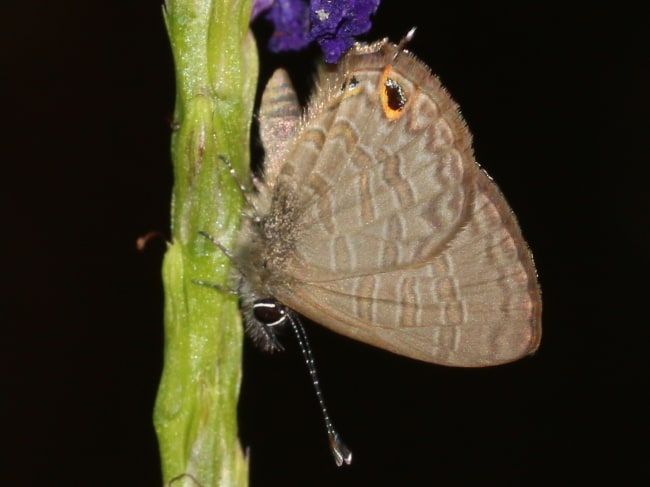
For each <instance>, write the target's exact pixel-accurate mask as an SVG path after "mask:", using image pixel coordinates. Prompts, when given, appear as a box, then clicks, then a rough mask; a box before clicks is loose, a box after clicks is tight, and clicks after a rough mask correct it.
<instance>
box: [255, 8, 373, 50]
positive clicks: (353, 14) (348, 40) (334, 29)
mask: <svg viewBox="0 0 650 487" xmlns="http://www.w3.org/2000/svg"><path fill="white" fill-rule="evenodd" d="M377 7H379V0H254V2H253V14H252V18H253V19H254V18H255V17H256V16H258V15H260V14H261V13H263V12H265V16H266V18H267V19H268V20H270V21H271V22H272V23H273V26H274V28H275V31H274V33H273V36H272V37H271V40H270V41H269V48H270V49H271V51H273V52H281V51H291V50H298V49H303V48H304V47H306V46H307V45H308V44H309V43H310V42H313V41H315V42H317V43H318V44H319V45H320V47H321V49H322V50H323V53H324V54H325V61H326V62H328V63H335V62H337V61H338V59H339V58H340V57H341V55H342V54H343V53H344V52H345V51H347V49H348V48H349V47H350V46H351V45H352V44H353V43H354V37H355V36H358V35H360V34H365V33H366V32H368V31H369V30H370V16H371V15H372V14H374V13H375V11H376V10H377Z"/></svg>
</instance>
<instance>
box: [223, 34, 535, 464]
mask: <svg viewBox="0 0 650 487" xmlns="http://www.w3.org/2000/svg"><path fill="white" fill-rule="evenodd" d="M260 131H261V136H262V142H263V144H264V148H265V150H266V161H265V177H264V181H263V182H261V183H259V184H258V190H259V191H258V192H257V193H256V194H255V195H254V196H253V199H252V206H253V209H254V211H253V212H254V214H253V215H252V217H251V218H248V219H247V220H246V222H245V228H244V229H243V230H242V232H241V237H240V240H239V242H238V244H237V247H236V248H235V251H234V253H233V260H234V261H235V264H236V265H237V267H238V269H239V270H240V272H241V273H242V277H243V279H242V300H243V307H244V311H245V315H246V320H247V325H248V328H249V329H250V330H251V331H252V332H253V334H254V335H257V336H258V337H261V338H262V339H263V340H266V341H267V342H268V346H269V347H271V348H276V347H277V343H276V342H275V338H274V333H273V330H272V327H273V326H274V325H278V324H282V323H286V322H287V321H289V322H290V323H291V324H292V325H293V326H294V328H295V320H296V319H297V318H296V315H295V313H299V314H300V315H303V316H305V317H307V318H309V319H311V320H313V321H315V322H317V323H320V324H322V325H323V326H325V327H327V328H330V329H331V330H334V331H335V332H337V333H340V334H342V335H345V336H348V337H350V338H353V339H356V340H360V341H362V342H366V343H369V344H371V345H374V346H377V347H380V348H383V349H386V350H389V351H391V352H394V353H397V354H400V355H405V356H407V357H411V358H414V359H418V360H423V361H426V362H432V363H436V364H443V365H449V366H461V367H478V366H490V365H498V364H503V363H506V362H510V361H513V360H516V359H519V358H521V357H523V356H525V355H528V354H530V353H532V352H533V351H535V350H536V349H537V347H538V345H539V341H540V336H541V294H540V289H539V285H538V281H537V274H536V271H535V266H534V264H533V259H532V255H531V253H530V251H529V249H528V246H527V244H526V242H525V241H524V239H523V237H522V235H521V232H520V229H519V226H518V224H517V221H516V219H515V217H514V215H513V214H512V211H511V210H510V208H509V207H508V204H507V203H506V201H505V199H504V197H503V196H502V194H501V192H500V191H499V189H498V188H497V186H496V185H495V184H494V183H493V181H492V180H491V179H490V177H489V176H488V175H487V174H486V173H485V172H484V171H483V170H482V169H481V168H480V166H479V165H478V164H477V162H476V161H475V159H474V155H473V151H472V147H471V135H470V133H469V131H468V129H467V126H466V124H465V123H464V121H463V120H462V118H461V115H460V113H459V110H458V107H457V106H456V104H455V103H454V101H453V100H452V99H451V98H450V96H449V95H448V93H447V92H446V91H445V89H444V88H443V87H442V86H441V84H440V82H439V80H438V79H437V78H436V77H435V76H434V75H432V74H431V73H430V71H429V69H428V68H427V67H426V66H425V65H424V64H423V63H421V62H420V61H418V60H417V59H416V58H415V57H414V56H413V55H411V54H410V53H409V52H407V51H406V50H404V49H403V46H401V45H399V46H398V45H395V44H392V43H390V42H388V41H387V40H382V41H379V42H376V43H373V44H356V45H355V46H353V47H352V48H351V49H350V50H349V51H348V52H347V53H346V54H345V55H344V57H343V58H342V59H341V61H340V62H339V63H338V65H336V66H335V67H330V68H327V67H326V68H323V69H322V70H321V72H320V75H319V77H318V81H317V83H316V91H315V94H314V95H313V97H312V99H311V101H310V102H309V104H308V106H307V108H306V111H305V113H304V114H303V112H302V109H301V107H300V105H299V103H298V101H297V97H296V94H295V92H294V90H293V88H292V86H291V83H290V81H289V78H288V75H287V73H286V72H285V71H283V70H278V71H276V72H275V74H274V75H273V76H272V78H271V80H270V81H269V83H268V85H267V87H266V89H265V92H264V95H263V98H262V106H261V109H260ZM304 338H305V340H306V337H304ZM301 346H302V345H301ZM319 400H320V401H321V406H323V404H322V398H321V397H320V394H319ZM323 409H324V406H323ZM326 422H327V423H329V419H328V418H327V417H326ZM329 430H330V426H329V424H328V432H330V431H329ZM330 433H331V434H330V441H331V443H332V450H333V452H334V454H335V457H336V459H337V463H339V464H341V463H342V462H346V463H349V459H350V458H349V451H347V449H346V448H345V447H344V446H343V445H342V444H340V445H339V444H338V439H337V438H336V436H337V435H336V433H335V432H334V431H333V429H332V431H331V432H330ZM333 437H334V438H333ZM337 450H338V451H337Z"/></svg>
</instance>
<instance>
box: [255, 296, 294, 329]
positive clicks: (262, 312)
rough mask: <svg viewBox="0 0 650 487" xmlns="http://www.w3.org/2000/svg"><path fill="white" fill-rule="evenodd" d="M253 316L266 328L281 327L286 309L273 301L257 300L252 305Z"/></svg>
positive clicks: (285, 316)
mask: <svg viewBox="0 0 650 487" xmlns="http://www.w3.org/2000/svg"><path fill="white" fill-rule="evenodd" d="M253 316H254V317H255V319H256V320H257V321H259V322H260V323H262V324H263V325H266V326H275V325H281V324H282V323H284V321H285V320H286V319H287V309H286V307H284V306H283V305H282V304H280V303H278V302H277V301H276V300H274V299H258V300H257V301H255V303H253Z"/></svg>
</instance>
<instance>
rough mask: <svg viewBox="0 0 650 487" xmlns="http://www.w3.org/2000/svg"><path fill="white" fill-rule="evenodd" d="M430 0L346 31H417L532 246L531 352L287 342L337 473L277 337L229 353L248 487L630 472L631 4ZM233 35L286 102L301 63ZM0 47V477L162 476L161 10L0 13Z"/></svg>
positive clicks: (165, 85)
mask: <svg viewBox="0 0 650 487" xmlns="http://www.w3.org/2000/svg"><path fill="white" fill-rule="evenodd" d="M453 3H454V4H453V5H449V2H432V3H431V4H430V6H429V7H427V8H428V10H426V11H422V10H421V8H422V5H424V4H423V3H421V2H417V3H416V2H406V1H395V0H384V4H383V5H382V6H381V7H380V9H379V12H378V15H377V16H376V22H375V26H374V28H373V30H372V33H371V34H370V35H369V37H368V38H369V39H374V38H379V37H383V36H389V37H391V38H392V39H393V40H398V39H399V38H400V37H401V36H402V35H403V34H404V33H405V32H406V31H407V30H408V29H409V28H410V27H412V26H413V25H416V26H417V27H418V32H417V35H416V37H415V39H414V40H413V42H412V43H411V44H410V45H409V49H410V50H411V51H413V52H415V53H416V54H418V55H419V56H420V57H421V58H422V59H423V60H424V61H425V62H426V63H427V64H428V65H430V66H431V68H432V70H433V71H434V72H435V73H437V74H438V75H439V76H440V77H441V79H442V80H443V82H444V84H445V85H446V86H447V87H448V88H449V90H450V91H451V93H452V95H453V96H454V98H455V99H456V100H457V101H458V102H459V104H460V105H461V107H462V109H463V114H464V116H465V118H466V119H467V121H468V123H469V125H470V127H471V129H472V131H473V133H474V136H475V150H476V154H477V158H478V160H479V161H480V162H481V163H482V165H483V166H484V167H485V168H486V169H487V170H488V172H489V173H490V174H491V175H492V176H493V177H494V179H495V180H496V181H497V182H498V184H499V186H500V187H501V189H502V190H503V192H504V194H505V195H506V197H507V198H508V201H509V202H510V204H511V206H512V208H513V209H514V210H515V212H516V214H517V215H518V218H519V221H520V224H521V227H522V229H523V232H524V235H525V236H526V238H527V240H528V241H529V244H530V246H531V248H532V249H533V251H534V254H535V258H536V263H537V266H538V270H539V274H540V280H541V284H542V288H543V291H544V316H543V323H544V335H543V340H542V345H541V348H540V350H539V352H538V353H537V354H536V355H535V356H534V357H532V358H528V359H525V360H522V361H520V362H517V363H514V364H510V365H507V366H503V367H497V368H490V369H473V370H461V369H450V368H444V367H439V366H434V365H428V364H424V363H419V362H415V361H411V360H408V359H405V358H402V357H398V356H394V355H391V354H389V353H387V352H383V351H381V350H377V349H373V348H371V347H369V346H366V345H363V344H359V343H355V342H352V341H350V340H347V339H344V338H341V337H338V336H336V335H334V334H332V333H330V332H328V331H327V330H324V329H322V328H321V327H319V326H315V325H311V326H309V329H308V332H309V333H310V337H311V341H312V344H313V348H314V353H315V355H316V359H317V363H318V369H319V373H320V376H321V383H322V386H323V388H324V389H325V396H326V401H327V403H328V404H329V407H330V410H331V414H332V416H333V418H334V421H335V423H336V425H337V427H338V429H339V431H340V432H341V434H342V436H343V437H344V438H345V440H346V442H347V443H348V444H349V446H350V447H351V448H352V449H353V451H354V454H355V461H354V463H353V465H352V466H351V467H348V468H341V469H338V468H336V467H335V466H334V463H333V461H332V459H331V457H330V453H329V451H328V448H327V442H326V437H325V434H324V432H323V428H322V422H321V418H320V413H319V411H318V408H317V404H316V400H315V397H314V395H313V391H312V389H311V385H310V383H309V380H308V375H307V372H306V370H305V367H304V364H303V363H302V360H301V358H300V356H299V353H298V350H297V347H296V346H295V345H290V346H289V347H288V348H289V351H288V353H285V354H280V355H277V354H276V355H274V356H268V355H265V354H264V353H263V352H261V351H258V350H256V349H254V348H253V347H252V346H251V345H250V343H247V345H246V349H245V363H244V379H243V384H242V394H241V404H240V433H241V439H242V443H243V445H244V446H245V447H249V448H250V455H251V462H250V468H251V473H250V476H251V485H252V486H256V487H262V486H277V485H283V486H294V485H295V486H305V485H307V486H325V485H340V486H347V485H378V486H379V485H381V486H384V485H385V486H389V485H390V486H394V485H437V486H448V485H452V486H456V485H458V486H464V485H478V484H480V485H549V484H565V483H566V484H573V485H577V484H583V483H585V484H586V483H589V482H590V481H593V480H600V481H603V482H604V481H606V479H611V480H614V479H616V480H617V482H618V484H626V483H628V482H629V483H634V484H641V483H642V481H641V479H642V478H645V479H646V480H647V479H648V477H649V472H648V470H649V468H648V466H647V446H644V443H643V442H644V441H645V440H646V439H647V433H648V429H647V424H646V419H645V415H646V414H647V411H648V408H647V401H645V399H644V394H645V391H646V390H647V388H648V372H649V367H648V362H649V360H648V352H647V346H646V339H647V332H646V329H647V327H648V316H647V313H646V314H643V313H641V312H640V310H642V309H643V308H644V304H645V302H646V301H647V297H646V296H645V294H646V290H647V288H648V286H647V278H645V275H646V274H647V264H648V256H647V249H648V247H647V245H648V242H649V239H648V238H647V237H648V228H649V223H648V209H649V206H650V205H648V202H649V196H648V192H647V190H646V191H645V192H644V187H645V180H646V179H645V175H644V172H645V169H646V167H647V166H648V162H649V161H648V156H647V153H644V152H643V146H644V145H645V144H646V141H647V135H646V132H647V130H646V129H645V128H644V125H643V124H642V123H643V122H642V121H639V120H640V119H641V116H643V115H645V113H646V107H647V101H648V100H647V98H648V95H647V91H646V88H647V86H648V83H647V80H648V76H647V75H648V58H647V53H646V54H644V55H642V56H641V55H638V54H637V52H636V49H638V48H639V47H642V46H643V44H642V42H641V39H642V34H641V32H642V28H641V27H639V28H638V29H637V28H636V27H635V25H634V22H633V20H634V19H635V18H637V14H636V13H634V12H631V11H628V12H625V14H624V16H622V17H620V18H619V17H615V16H614V12H609V13H606V15H604V16H602V17H601V16H598V15H597V14H596V12H594V11H593V10H588V9H586V10H583V11H580V12H568V11H567V10H566V9H565V8H563V7H556V6H550V5H548V4H544V7H540V8H538V9H536V8H534V7H531V6H529V5H528V4H525V3H524V4H515V5H516V6H513V5H499V4H496V5H495V4H494V3H489V4H487V3H486V4H485V5H483V6H477V5H475V4H473V3H465V2H453ZM427 4H428V2H427ZM481 5H482V4H481ZM256 30H257V32H258V35H259V37H258V39H259V43H260V56H261V59H262V61H263V66H262V74H261V79H262V81H264V80H266V79H267V78H268V76H269V75H270V73H271V70H272V69H273V68H274V67H277V66H278V65H280V64H286V63H289V65H291V66H293V69H294V70H293V71H292V73H293V74H294V77H295V78H296V80H297V81H298V84H299V85H301V84H302V85H303V86H302V88H303V89H307V87H308V86H309V80H310V79H311V78H310V77H311V74H310V72H309V71H308V70H306V69H305V66H312V65H313V59H314V51H311V52H307V53H302V54H297V55H286V56H276V55H272V54H270V53H268V52H267V51H266V49H265V42H264V36H266V35H268V29H267V28H266V27H265V26H264V25H263V24H258V25H256ZM0 32H1V33H0V36H2V38H0V41H1V44H0V46H1V47H0V50H1V51H0V52H2V65H3V71H4V72H3V74H2V78H1V81H0V82H1V83H2V84H1V86H2V90H1V95H0V96H1V97H2V100H3V103H2V111H3V114H2V117H1V118H2V121H1V123H2V127H3V130H2V149H1V152H0V165H1V167H2V179H1V182H0V184H1V187H2V188H1V190H0V191H1V192H0V197H1V200H0V203H1V206H0V208H1V209H0V211H1V214H0V215H1V216H2V227H3V231H2V244H1V247H0V248H1V249H2V260H3V264H2V275H3V279H2V286H3V289H2V293H1V297H2V298H1V299H2V301H1V303H0V304H1V306H0V317H1V318H0V326H1V327H0V336H1V337H2V338H1V342H0V345H1V347H2V352H1V355H0V367H1V368H0V374H1V378H2V383H1V386H0V398H1V399H0V407H1V414H2V418H1V419H2V430H1V431H0V438H1V441H2V444H3V449H4V451H5V453H4V454H3V457H4V458H3V460H2V461H1V462H0V479H2V483H3V484H5V485H12V486H20V485H28V486H31V485H64V484H65V485H107V486H108V485H111V486H113V485H138V486H145V485H150V486H155V485H161V482H162V480H161V478H160V465H159V460H158V457H157V445H156V438H155V435H154V431H153V426H152V409H153V403H154V399H155V394H156V387H157V382H158V380H159V377H160V373H161V366H162V351H161V350H162V319H163V317H162V288H161V282H160V276H159V274H160V272H159V268H160V262H161V258H162V254H163V252H164V244H163V243H162V241H155V240H154V241H153V242H152V243H151V245H150V246H149V247H148V250H147V251H146V252H145V253H138V252H137V251H136V250H135V240H136V238H137V237H138V236H140V235H142V234H144V233H146V232H147V231H149V230H160V231H162V232H167V229H168V226H169V195H170V189H171V185H172V178H171V165H170V160H169V149H168V148H169V136H170V129H169V123H168V120H169V119H170V116H171V113H172V111H173V100H174V80H173V65H172V60H171V55H170V50H169V47H168V43H167V38H166V34H165V31H164V27H163V21H162V16H161V6H160V4H159V2H156V1H148V2H126V1H123V2H119V1H118V2H101V3H100V2H80V1H78V2H74V1H70V2H63V3H60V2H42V1H41V2H39V1H36V2H29V3H23V4H21V6H20V7H18V6H13V5H12V6H9V5H7V6H4V7H3V28H2V29H1V30H0ZM301 80H303V81H302V83H301ZM645 126H646V127H647V123H646V124H645ZM644 137H645V138H644ZM635 277H636V280H635V279H634V278H635ZM637 310H639V311H637ZM285 342H289V340H285Z"/></svg>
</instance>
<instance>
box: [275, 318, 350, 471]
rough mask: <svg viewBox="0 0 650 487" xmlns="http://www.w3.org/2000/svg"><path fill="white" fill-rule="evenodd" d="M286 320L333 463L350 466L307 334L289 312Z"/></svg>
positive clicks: (298, 320) (348, 454)
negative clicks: (306, 372)
mask: <svg viewBox="0 0 650 487" xmlns="http://www.w3.org/2000/svg"><path fill="white" fill-rule="evenodd" d="M287 319H288V320H289V323H291V327H292V328H293V332H294V333H295V335H296V339H297V340H298V345H300V351H301V352H302V355H303V357H304V359H305V363H306V364H307V370H309V375H310V376H311V383H312V384H313V386H314V390H315V391H316V398H317V399H318V404H319V405H320V410H321V413H322V414H323V420H324V421H325V428H326V429H327V438H328V440H329V444H330V450H331V451H332V455H334V461H335V462H336V465H337V466H339V467H340V466H341V465H343V464H344V463H345V464H346V465H350V463H351V462H352V452H351V451H350V449H349V448H348V447H347V446H346V445H345V443H343V441H342V440H341V437H340V436H339V434H338V433H337V432H336V430H335V429H334V425H333V424H332V420H331V419H330V416H329V413H328V412H327V407H325V400H324V399H323V392H322V391H321V388H320V384H319V382H318V375H317V374H316V366H315V364H314V356H313V354H312V353H311V346H310V345H309V340H308V339H307V333H305V329H304V327H303V326H302V322H301V321H300V319H299V318H298V317H297V316H296V315H294V314H293V313H291V312H289V313H288V314H287Z"/></svg>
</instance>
